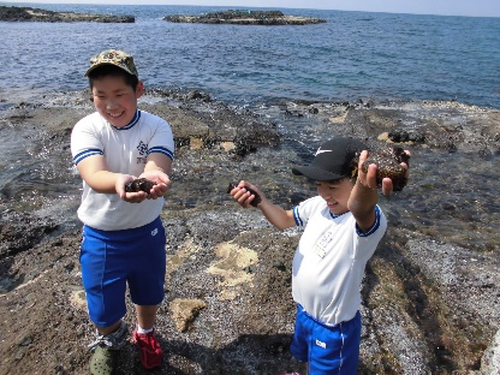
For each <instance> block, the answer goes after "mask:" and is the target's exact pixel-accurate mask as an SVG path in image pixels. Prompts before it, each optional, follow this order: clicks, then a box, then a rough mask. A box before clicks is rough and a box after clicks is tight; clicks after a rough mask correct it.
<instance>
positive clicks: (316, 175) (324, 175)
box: [292, 166, 346, 181]
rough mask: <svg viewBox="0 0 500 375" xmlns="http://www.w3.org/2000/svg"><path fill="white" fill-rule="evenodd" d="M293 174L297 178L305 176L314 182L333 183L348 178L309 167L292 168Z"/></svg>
mask: <svg viewBox="0 0 500 375" xmlns="http://www.w3.org/2000/svg"><path fill="white" fill-rule="evenodd" d="M292 173H293V174H294V175H297V176H305V177H307V178H309V179H311V180H314V181H333V180H338V179H340V178H344V177H346V176H343V175H340V174H337V173H332V172H328V171H325V170H324V169H321V168H317V167H313V166H308V167H295V168H292Z"/></svg>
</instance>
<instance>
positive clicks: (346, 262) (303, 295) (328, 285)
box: [292, 196, 387, 326]
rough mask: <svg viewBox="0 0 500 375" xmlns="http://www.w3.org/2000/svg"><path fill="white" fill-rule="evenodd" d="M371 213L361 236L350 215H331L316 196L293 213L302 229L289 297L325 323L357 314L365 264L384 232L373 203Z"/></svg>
mask: <svg viewBox="0 0 500 375" xmlns="http://www.w3.org/2000/svg"><path fill="white" fill-rule="evenodd" d="M375 212H376V220H375V223H374V224H373V226H372V228H370V230H369V231H367V232H366V233H363V232H361V231H360V230H359V228H358V227H357V224H356V220H355V219H354V216H353V215H352V214H351V213H350V212H347V213H345V214H343V215H339V216H336V215H333V214H332V213H331V212H330V210H329V209H328V206H327V204H326V202H325V200H324V199H323V198H321V197H320V196H316V197H313V198H310V199H307V200H305V201H304V202H302V203H300V204H299V205H298V206H296V207H294V209H293V213H294V217H295V222H296V224H297V225H298V226H305V229H304V233H303V234H302V236H301V239H300V242H299V245H298V247H297V250H296V252H295V256H294V259H293V264H292V294H293V298H294V300H295V302H297V303H299V304H300V305H302V307H303V308H304V310H305V311H306V312H307V313H308V314H309V315H311V316H313V317H314V318H316V319H317V320H319V321H321V322H323V323H325V324H327V325H330V326H334V325H336V324H338V323H341V322H346V321H349V320H351V319H352V318H354V316H355V315H356V312H357V311H358V310H359V307H360V304H361V293H360V288H361V282H362V280H363V276H364V270H365V266H366V263H367V262H368V260H369V259H370V258H371V256H372V255H373V253H374V252H375V249H376V247H377V245H378V243H379V242H380V240H381V239H382V237H383V235H384V233H385V231H386V229H387V220H386V217H385V215H384V214H383V212H382V211H381V209H380V207H379V206H378V205H377V206H376V208H375Z"/></svg>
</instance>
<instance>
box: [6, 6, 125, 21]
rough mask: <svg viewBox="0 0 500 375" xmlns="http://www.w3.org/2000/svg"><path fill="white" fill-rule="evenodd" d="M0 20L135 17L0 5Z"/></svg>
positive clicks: (80, 19) (122, 18)
mask: <svg viewBox="0 0 500 375" xmlns="http://www.w3.org/2000/svg"><path fill="white" fill-rule="evenodd" d="M0 21H4V22H102V23H134V22H135V17H133V16H111V15H103V14H87V13H75V12H53V11H50V10H45V9H40V8H31V7H16V6H0Z"/></svg>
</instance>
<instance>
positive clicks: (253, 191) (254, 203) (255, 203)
mask: <svg viewBox="0 0 500 375" xmlns="http://www.w3.org/2000/svg"><path fill="white" fill-rule="evenodd" d="M235 187H236V185H235V184H233V183H229V186H228V187H227V193H228V194H229V193H230V192H231V190H233V189H234V188H235ZM245 190H246V191H248V192H250V194H253V195H255V198H254V199H253V200H252V202H251V203H250V205H252V206H254V207H257V205H258V204H259V203H260V202H262V198H261V197H260V195H259V194H258V193H257V192H256V191H255V190H253V189H250V188H248V187H246V186H245Z"/></svg>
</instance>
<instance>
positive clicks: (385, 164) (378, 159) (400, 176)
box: [362, 147, 410, 191]
mask: <svg viewBox="0 0 500 375" xmlns="http://www.w3.org/2000/svg"><path fill="white" fill-rule="evenodd" d="M409 161H410V156H409V155H408V154H406V153H405V151H404V150H403V149H402V148H400V147H387V148H383V149H380V150H376V151H371V152H370V154H369V156H368V158H367V159H366V160H365V162H364V163H363V165H362V168H363V172H366V171H367V170H368V166H369V165H370V164H376V165H377V183H378V185H379V186H382V180H383V179H384V178H385V177H389V178H390V179H391V180H392V184H393V190H394V191H401V190H403V188H404V187H405V186H406V183H407V182H408V178H407V176H406V169H405V168H403V167H402V166H401V163H406V165H408V166H409Z"/></svg>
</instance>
